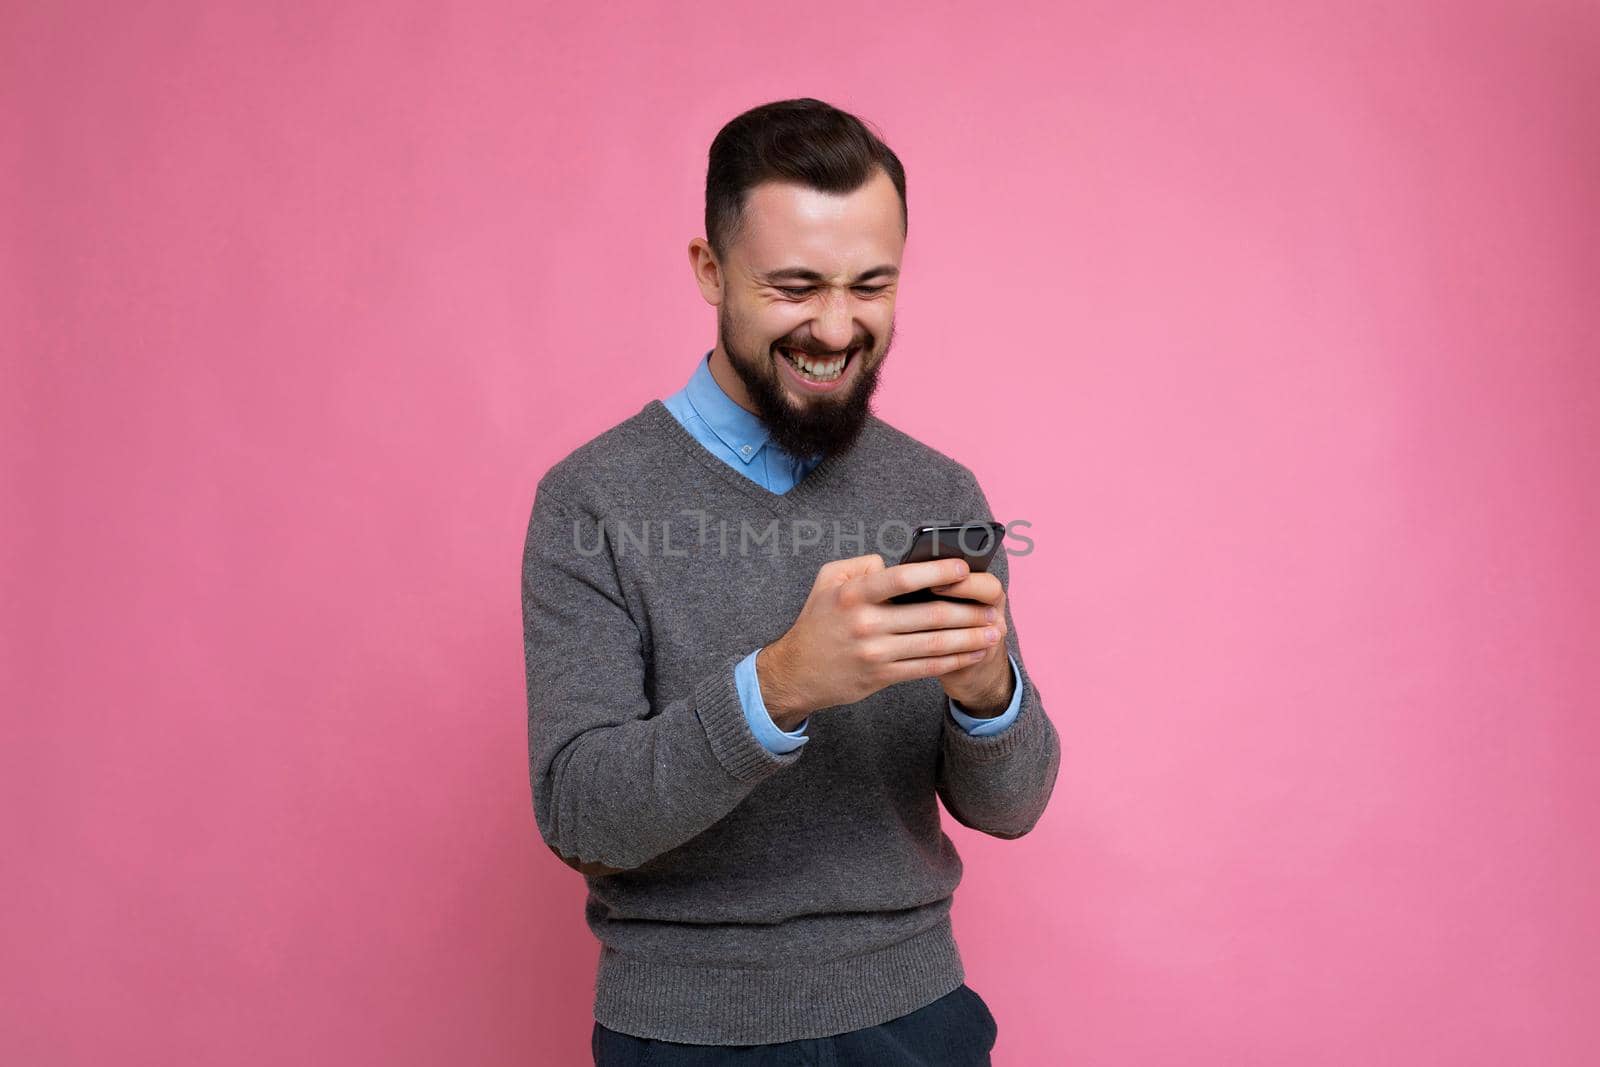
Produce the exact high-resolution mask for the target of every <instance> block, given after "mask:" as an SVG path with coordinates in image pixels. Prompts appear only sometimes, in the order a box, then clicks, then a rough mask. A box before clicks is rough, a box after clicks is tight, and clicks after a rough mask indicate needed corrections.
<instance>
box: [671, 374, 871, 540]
mask: <svg viewBox="0 0 1600 1067" xmlns="http://www.w3.org/2000/svg"><path fill="white" fill-rule="evenodd" d="M642 414H643V415H644V416H645V419H646V421H647V423H648V424H649V425H651V426H652V427H653V428H655V429H656V430H657V431H658V432H660V433H662V434H664V435H665V436H667V437H670V438H671V439H672V440H674V441H676V442H678V444H679V445H680V446H681V447H682V448H683V450H684V451H685V452H687V453H689V455H691V456H693V457H694V458H695V460H696V461H697V462H699V463H700V464H702V465H703V466H704V467H705V468H706V469H707V470H709V471H710V472H711V473H712V474H714V475H715V476H716V477H718V478H720V479H722V480H723V481H724V482H726V483H727V484H729V485H731V486H733V487H734V488H735V489H737V490H738V491H739V492H741V493H743V494H744V495H745V496H748V497H750V498H751V499H753V500H756V501H759V502H760V503H762V504H764V505H765V506H767V507H769V508H771V509H772V510H773V511H776V512H778V513H780V514H787V513H788V512H791V511H794V510H795V509H796V508H799V507H801V506H802V505H804V504H806V503H807V502H809V501H810V500H811V499H813V498H814V497H816V496H818V495H819V494H821V493H823V492H825V491H826V490H827V489H828V487H829V486H830V485H832V484H833V483H834V482H836V481H837V480H838V475H839V471H840V469H841V468H842V467H844V466H845V465H846V464H847V463H848V462H849V461H850V459H851V457H852V456H853V455H854V454H855V453H857V452H859V451H860V449H861V446H862V444H863V443H865V440H866V438H867V436H868V435H869V434H870V433H871V432H872V426H871V419H870V417H869V420H868V425H867V426H865V427H863V428H862V431H861V437H860V438H858V439H857V440H856V443H855V446H854V447H852V448H850V449H849V450H847V451H845V452H836V453H833V454H832V455H830V456H828V457H827V458H825V459H823V460H822V462H820V463H818V464H817V465H816V466H815V467H813V468H811V472H810V473H809V474H807V475H806V476H805V477H804V478H802V479H800V480H799V481H798V482H796V483H795V484H794V487H793V488H791V489H790V490H789V491H788V492H787V493H774V492H773V491H772V490H770V489H768V488H767V487H766V486H764V485H760V484H758V483H757V482H755V481H752V480H751V479H750V478H747V477H746V476H745V475H743V474H741V473H739V472H738V471H736V470H734V469H733V468H732V467H730V466H728V464H726V463H724V462H723V461H722V460H720V459H718V458H717V457H716V456H713V455H712V454H711V452H710V451H709V450H708V449H707V448H706V446H705V445H703V444H701V443H700V442H699V441H698V440H696V439H695V436H694V434H692V433H690V432H689V431H688V430H686V429H685V428H684V427H683V424H682V423H680V422H679V421H678V420H677V418H676V417H674V416H673V414H672V412H671V411H670V410H668V408H667V405H665V404H663V403H662V402H661V401H660V400H651V401H650V402H649V403H648V404H646V405H645V406H644V410H643V411H642Z"/></svg>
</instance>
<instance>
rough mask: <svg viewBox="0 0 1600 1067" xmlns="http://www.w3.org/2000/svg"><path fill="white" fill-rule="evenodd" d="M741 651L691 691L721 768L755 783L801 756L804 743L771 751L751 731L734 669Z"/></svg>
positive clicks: (743, 780) (737, 778)
mask: <svg viewBox="0 0 1600 1067" xmlns="http://www.w3.org/2000/svg"><path fill="white" fill-rule="evenodd" d="M744 655H745V654H743V653H741V654H740V655H737V656H728V657H726V659H725V660H724V661H723V662H722V663H721V664H720V665H719V666H718V667H717V668H716V669H715V670H713V671H712V672H711V673H709V674H707V675H705V676H704V677H703V678H701V679H700V681H699V683H698V684H696V686H695V691H694V710H695V714H697V715H698V716H699V717H700V725H701V726H702V727H704V729H705V731H706V739H707V740H708V741H709V742H710V743H711V752H712V754H713V755H715V756H716V757H717V762H718V763H720V764H722V767H723V769H724V770H726V771H727V772H728V773H729V774H730V775H732V776H733V777H734V778H735V779H736V780H737V781H740V782H756V781H760V780H761V779H762V778H765V777H767V776H768V775H770V774H774V773H776V772H777V771H779V770H781V769H783V768H784V767H787V766H789V765H790V764H792V763H794V762H796V761H797V760H799V759H800V757H801V754H802V753H803V752H804V751H805V746H804V745H802V746H801V747H800V748H798V749H795V750H794V751H793V752H781V753H780V752H774V751H772V750H771V749H769V748H767V747H766V746H765V745H763V744H762V743H761V742H760V740H758V739H757V738H756V735H755V734H754V733H753V732H751V730H750V721H749V720H748V719H746V718H745V715H744V705H743V704H741V703H740V702H739V687H738V684H737V683H736V682H735V681H734V676H733V669H734V667H735V666H737V665H738V663H739V661H740V660H741V659H743V658H744Z"/></svg>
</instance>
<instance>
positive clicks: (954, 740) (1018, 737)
mask: <svg viewBox="0 0 1600 1067" xmlns="http://www.w3.org/2000/svg"><path fill="white" fill-rule="evenodd" d="M1023 683H1024V685H1025V687H1026V688H1025V689H1024V691H1023V694H1022V706H1021V707H1020V708H1018V709H1017V718H1016V721H1014V722H1013V723H1012V724H1011V725H1010V726H1007V727H1006V728H1005V729H1004V730H1001V731H1000V732H999V733H997V734H991V735H989V736H988V737H974V736H973V735H972V734H969V733H967V731H965V730H963V729H962V728H961V727H960V726H959V725H958V724H957V723H956V721H955V720H954V719H952V718H951V717H950V716H949V715H946V716H944V744H945V747H946V750H947V751H948V752H949V753H950V754H951V755H952V756H953V757H954V758H956V759H959V760H964V761H966V762H968V763H990V762H993V761H994V760H999V759H1005V758H1006V757H1007V756H1009V755H1011V754H1012V753H1013V752H1015V751H1017V750H1018V749H1021V748H1026V747H1027V746H1029V745H1033V744H1037V743H1039V742H1040V741H1041V740H1042V738H1041V736H1040V719H1041V718H1042V716H1043V712H1042V711H1041V710H1040V707H1039V693H1038V690H1037V689H1036V688H1035V687H1034V683H1033V679H1031V678H1029V677H1027V675H1026V674H1024V675H1023Z"/></svg>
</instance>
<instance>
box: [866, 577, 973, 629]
mask: <svg viewBox="0 0 1600 1067" xmlns="http://www.w3.org/2000/svg"><path fill="white" fill-rule="evenodd" d="M957 584H958V585H959V584H960V583H957ZM956 595H959V594H956ZM882 610H883V614H882V616H881V618H882V620H883V623H882V631H883V632H884V633H891V634H904V633H916V632H918V631H921V630H948V629H950V628H952V627H957V626H985V625H989V624H994V623H1000V622H1002V621H1003V620H1001V619H1000V613H999V612H998V611H996V610H995V609H994V608H993V607H992V606H990V605H988V604H957V603H956V602H954V601H951V600H935V601H933V602H931V603H928V604H886V605H884V607H883V609H882Z"/></svg>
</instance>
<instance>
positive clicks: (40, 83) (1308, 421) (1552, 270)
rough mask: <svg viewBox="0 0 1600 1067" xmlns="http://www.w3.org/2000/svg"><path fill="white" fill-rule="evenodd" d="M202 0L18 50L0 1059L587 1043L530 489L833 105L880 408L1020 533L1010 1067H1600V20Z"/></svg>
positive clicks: (1528, 7)
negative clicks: (889, 169)
mask: <svg viewBox="0 0 1600 1067" xmlns="http://www.w3.org/2000/svg"><path fill="white" fill-rule="evenodd" d="M224 8H225V5H215V4H199V3H193V4H186V5H180V4H161V5H132V4H100V5H88V4H82V3H75V4H66V3H48V4H28V5H24V4H20V3H10V4H7V5H5V7H4V10H3V14H0V102H3V108H0V205H3V213H0V223H3V225H4V230H3V233H0V328H3V332H0V346H3V349H4V355H5V362H4V387H3V389H0V435H3V436H0V451H3V455H4V467H3V470H4V481H3V485H0V507H3V509H4V514H5V516H6V518H5V521H4V524H3V526H4V529H3V552H4V572H3V573H4V582H5V585H4V595H5V611H4V622H3V627H4V630H3V637H4V643H3V659H0V668H3V670H4V692H5V697H4V703H5V715H4V719H3V731H4V732H3V735H0V820H3V823H4V852H3V871H4V873H3V878H0V884H3V909H0V933H3V939H4V940H3V944H0V1053H3V1056H0V1058H3V1059H5V1060H6V1061H7V1062H9V1063H24V1062H26V1063H32V1064H89V1063H95V1064H100V1063H116V1064H119V1065H129V1064H146V1063H148V1064H156V1063H172V1062H181V1063H228V1064H257V1063H260V1064H269V1063H271V1064H277V1063H372V1064H378V1063H383V1064H436V1063H444V1062H451V1063H463V1064H528V1063H536V1062H537V1063H578V1062H586V1061H585V1057H586V1056H587V1054H588V1053H587V1044H586V1041H587V1034H588V1030H589V1026H590V1016H589V1005H590V994H591V982H592V978H593V970H594V962H595V951H596V949H595V945H594V942H593V941H592V940H591V939H590V937H589V934H588V932H587V930H586V929H585V928H584V927H583V924H582V916H581V911H580V909H581V900H582V894H583V890H582V885H581V882H580V879H579V878H578V877H577V875H576V874H574V873H573V872H572V871H570V870H568V869H567V868H565V867H563V866H561V865H560V864H559V863H558V862H557V861H556V860H555V859H554V858H553V857H552V856H551V855H550V854H549V853H548V852H547V851H546V850H545V848H544V846H543V845H542V844H541V843H540V842H539V840H538V837H537V833H536V830H535V827H534V822H533V814H532V808H531V802H530V799H529V791H528V782H527V767H526V751H525V738H524V728H525V723H524V715H525V709H524V704H523V679H522V673H521V671H522V664H521V656H522V649H521V632H520V609H519V602H518V596H517V573H518V564H519V560H520V552H521V544H522V538H523V533H524V530H525V524H526V521H527V517H528V509H529V506H530V504H531V501H532V491H533V485H534V482H535V481H536V480H537V478H538V477H539V475H540V474H541V473H543V471H544V470H545V469H546V468H547V467H548V465H549V464H550V463H551V462H553V461H554V460H555V459H557V458H559V457H560V456H561V455H563V454H565V452H566V451H567V450H569V449H570V448H571V447H573V446H574V445H576V444H578V443H579V442H580V441H582V440H584V439H586V438H587V437H589V436H591V435H593V434H594V433H597V432H598V431H600V430H601V429H603V428H605V427H607V426H609V425H611V424H613V423H614V422H616V421H618V420H619V419H621V418H623V417H624V416H626V415H629V414H631V413H633V412H634V411H635V410H637V409H638V407H639V406H640V405H641V404H642V403H643V402H644V401H645V400H646V399H648V398H650V397H652V396H664V395H666V394H667V393H668V392H670V391H672V390H673V389H676V388H677V387H678V386H679V385H680V384H681V383H682V381H683V380H684V378H686V376H687V375H688V373H689V371H690V370H691V369H692V366H693V361H694V359H695V358H697V356H698V355H699V354H700V353H702V352H704V351H705V350H706V349H707V348H709V347H710V345H711V344H712V342H713V340H714V318H713V316H712V313H711V311H710V310H709V309H708V308H707V307H705V306H704V305H703V304H702V303H701V301H700V299H699V296H698V294H697V293H696V291H695V289H694V286H693V284H692V281H691V279H690V275H689V272H688V267H687V264H686V257H685V254H684V247H685V245H686V244H687V242H688V241H689V239H690V238H691V237H694V236H696V235H698V234H700V232H701V228H700V227H701V224H700V212H701V206H702V205H701V201H700V196H701V182H702V180H703V175H704V166H705V150H706V147H707V145H708V143H709V141H710V139H711V137H712V136H713V134H714V133H715V132H716V130H717V128H718V127H719V126H720V125H721V123H722V122H724V121H725V120H726V119H728V118H730V117H731V116H732V115H733V114H735V113H737V112H738V111H740V110H742V109H744V108H745V107H748V106H751V105H753V104H756V103H759V102H762V101H765V100H770V99H774V98H778V97H784V96H795V95H815V96H820V97H822V98H824V99H827V100H830V101H832V102H834V103H837V104H839V105H841V106H844V107H847V108H850V109H853V110H856V111H858V113H860V114H862V115H863V116H865V117H867V118H869V119H870V120H872V121H874V122H875V123H876V124H877V125H878V126H879V128H880V129H881V130H882V131H883V133H884V135H885V136H886V138H887V139H888V140H889V141H890V143H891V144H892V145H893V146H894V147H895V148H896V149H897V150H898V151H899V153H900V154H901V156H902V158H903V159H904V161H905V163H906V165H907V168H908V170H909V174H910V210H911V234H910V243H909V246H908V250H907V257H906V265H907V269H908V272H909V273H908V274H907V277H906V280H905V283H904V292H903V296H902V299H901V306H900V315H899V333H898V335H897V340H896V348H895V353H894V355H893V357H892V359H891V363H890V370H889V372H888V377H887V381H886V384H885V387H884V390H883V394H882V404H881V406H880V412H881V413H882V414H883V415H884V416H885V417H886V418H888V419H889V420H890V421H891V422H895V423H896V424H898V425H900V426H902V427H904V428H905V429H907V430H909V431H911V432H912V433H914V434H916V435H918V436H920V437H922V438H923V439H924V440H927V441H928V442H929V443H931V444H934V445H935V446H936V447H939V448H941V449H943V450H945V451H947V452H949V453H951V454H953V455H955V456H957V457H959V458H961V459H962V460H963V461H964V462H966V463H968V464H969V465H970V466H972V467H973V468H974V469H975V470H977V471H978V473H979V475H980V477H981V478H982V479H983V482H984V484H985V486H986V488H987V489H988V491H989V495H990V497H991V499H992V500H993V502H994V504H995V508H996V510H997V512H998V513H999V514H1000V517H1001V518H1002V519H1016V518H1024V519H1027V520H1028V521H1030V522H1032V523H1033V530H1032V531H1031V534H1032V536H1033V537H1034V538H1035V541H1036V544H1037V548H1036V551H1035V552H1034V553H1033V554H1032V555H1031V556H1028V557H1024V558H1019V559H1017V560H1016V562H1015V564H1014V567H1013V574H1014V585H1013V589H1012V597H1013V608H1014V612H1015V616H1016V619H1017V624H1018V632H1019V634H1020V635H1021V636H1022V639H1023V642H1024V649H1025V652H1026V653H1027V654H1028V655H1029V657H1030V659H1029V662H1030V666H1031V668H1032V670H1033V672H1034V673H1035V674H1036V675H1037V676H1038V677H1039V679H1040V683H1041V688H1043V689H1044V690H1045V692H1046V696H1047V704H1048V707H1049V710H1050V712H1051V714H1052V715H1053V717H1054V719H1055V721H1056V723H1057V724H1058V726H1059V728H1060V730H1061V733H1062V735H1063V741H1064V753H1065V758H1064V762H1063V769H1062V775H1061V779H1060V781H1059V783H1058V785H1057V789H1056V793H1055V798H1054V802H1053V806H1052V810H1051V811H1050V813H1049V814H1048V815H1047V816H1046V818H1045V819H1044V821H1043V822H1042V823H1041V824H1040V826H1039V828H1038V829H1037V830H1036V831H1035V833H1034V834H1032V835H1031V836H1029V837H1027V838H1024V839H1023V840H1020V841H1017V842H1001V841H995V840H991V839H987V838H981V837H979V836H976V835H974V834H972V833H969V832H966V831H964V830H963V829H962V828H960V827H957V826H954V824H953V823H952V829H951V833H952V835H953V836H954V837H956V839H957V841H958V844H959V845H960V847H961V848H962V851H963V853H964V855H965V856H966V858H967V861H968V874H967V878H966V881H965V883H964V884H963V887H962V889H961V891H960V892H959V893H958V895H957V905H956V916H957V923H958V931H957V932H958V935H959V937H960V939H961V942H962V945H963V947H964V950H965V954H966V958H967V961H968V966H969V972H970V975H969V980H970V982H971V984H972V985H973V986H974V987H975V988H976V989H978V990H979V992H981V993H982V994H983V995H984V996H985V997H986V998H988V1000H989V1001H990V1003H991V1005H992V1006H993V1008H994V1010H995V1013H996V1015H997V1017H998V1019H999V1022H1000V1042H999V1046H998V1048H997V1054H996V1062H997V1063H1000V1064H1038V1063H1051V1062H1056V1063H1070V1064H1074V1065H1107V1067H1111V1065H1116V1067H1124V1065H1146V1064H1178V1063H1182V1064H1186V1065H1210V1064H1229V1065H1234V1064H1289V1063H1293V1064H1299V1065H1323V1064H1329V1065H1332V1064H1339V1065H1347V1064H1379V1063H1395V1064H1408V1065H1409V1064H1453V1065H1477V1064H1485V1065H1487V1064H1496V1065H1501V1064H1508V1063H1538V1064H1545V1065H1575V1064H1579V1063H1592V1062H1594V1059H1593V1056H1594V1054H1595V1047H1596V1042H1600V1021H1597V1017H1596V1013H1595V1012H1594V1011H1593V1008H1594V1005H1595V1003H1596V1002H1597V998H1600V971H1597V964H1596V962H1595V961H1596V959H1597V951H1600V936H1597V935H1600V923H1597V908H1596V900H1595V891H1594V885H1593V879H1594V876H1595V874H1596V870H1595V868H1596V860H1595V856H1596V854H1597V852H1596V848H1597V845H1600V841H1597V833H1596V830H1597V826H1600V798H1597V789H1596V787H1595V785H1594V784H1593V782H1592V781H1591V780H1590V779H1589V778H1588V777H1587V775H1588V774H1589V772H1590V769H1591V767H1592V765H1593V763H1594V760H1595V757H1596V755H1597V748H1600V746H1597V740H1600V738H1597V733H1600V728H1597V726H1596V713H1597V711H1600V700H1597V691H1600V669H1597V666H1596V658H1595V653H1596V650H1597V646H1600V611H1597V607H1596V605H1597V602H1600V573H1597V568H1596V565H1595V563H1594V559H1593V555H1592V553H1593V546H1594V545H1595V544H1596V543H1597V542H1600V440H1597V434H1596V425H1597V420H1600V372H1597V356H1600V314H1597V311H1596V306H1597V304H1600V300H1597V293H1596V286H1595V278H1596V277H1597V276H1600V207H1597V200H1596V193H1595V191H1596V189H1597V188H1600V79H1597V78H1596V76H1595V72H1596V70H1597V69H1600V14H1597V9H1596V8H1595V7H1594V6H1593V5H1588V4H1580V3H1570V4H1561V3H1528V2H1526V0H1505V2H1501V3H1489V2H1473V3H1448V4H1446V3H1440V4H1416V3H1409V4H1398V5H1397V4H1379V3H1355V4H1349V3H1347V4H1320V3H1319V4H1304V3H1302V4H1268V3H1250V4H1243V3H1214V2H1208V3H1197V4H1192V5H1183V6H1179V5H1152V4H1135V5H1129V4H1127V3H1124V2H1121V0H1118V2H1114V3H1113V2H1104V3H1094V4H1073V5H1068V6H1065V7H1062V6H1057V5H1046V4H1039V5H1028V6H1012V7H1009V8H1007V7H1002V8H999V9H994V10H992V11H991V12H989V13H987V14H983V15H976V14H975V11H976V9H975V8H974V7H973V6H972V5H950V6H949V7H947V8H946V9H944V10H942V11H929V9H928V5H926V4H914V5H912V4H907V5H877V6H874V7H873V8H872V9H871V11H872V14H871V17H870V18H869V17H868V16H867V14H866V11H867V9H865V8H862V7H860V6H858V5H853V4H852V5H843V4H840V5H821V6H819V5H815V4H811V5H806V6H804V7H803V8H788V7H782V6H772V7H767V8H765V9H763V13H762V14H760V15H755V14H738V13H736V12H735V11H734V10H733V9H730V8H729V7H728V5H711V6H709V7H706V8H703V9H702V8H696V7H691V6H689V5H681V6H680V5H665V4H662V5H650V6H643V5H635V6H633V7H632V8H630V9H627V10H604V9H600V10H585V9H584V8H583V7H582V5H577V4H560V5H557V4H550V3H541V4H534V5H531V6H530V5H529V4H527V3H493V4H475V5H450V4H442V3H435V4H414V3H413V4H406V5H385V6H384V7H383V8H382V9H379V7H377V6H373V7H371V8H370V9H369V8H366V7H364V6H358V5H355V4H332V5H330V4H325V3H324V4H311V3H302V4H294V5H287V4H274V5H236V6H235V7H234V10H231V11H230V10H225V9H224ZM895 8H898V10H894V9H895ZM980 909H984V910H986V915H985V917H984V918H983V919H982V920H981V921H980V920H979V918H978V916H979V911H980Z"/></svg>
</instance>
